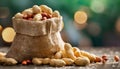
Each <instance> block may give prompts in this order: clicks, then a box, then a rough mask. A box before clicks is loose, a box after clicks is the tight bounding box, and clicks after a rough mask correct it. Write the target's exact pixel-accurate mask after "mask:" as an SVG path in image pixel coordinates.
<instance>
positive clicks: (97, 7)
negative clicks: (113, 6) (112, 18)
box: [91, 0, 105, 13]
mask: <svg viewBox="0 0 120 69" xmlns="http://www.w3.org/2000/svg"><path fill="white" fill-rule="evenodd" d="M91 10H92V11H94V12H95V13H102V12H104V10H105V5H104V3H103V2H102V1H100V0H93V2H92V3H91Z"/></svg>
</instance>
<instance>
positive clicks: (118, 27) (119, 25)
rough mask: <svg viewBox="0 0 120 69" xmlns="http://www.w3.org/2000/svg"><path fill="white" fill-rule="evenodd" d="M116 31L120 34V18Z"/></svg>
mask: <svg viewBox="0 0 120 69" xmlns="http://www.w3.org/2000/svg"><path fill="white" fill-rule="evenodd" d="M115 29H116V31H117V32H119V33H120V17H119V18H118V19H117V22H116V24H115Z"/></svg>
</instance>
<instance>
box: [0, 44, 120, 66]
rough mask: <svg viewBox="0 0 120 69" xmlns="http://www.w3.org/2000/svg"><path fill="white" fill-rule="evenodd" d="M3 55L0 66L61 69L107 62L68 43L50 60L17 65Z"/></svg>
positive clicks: (26, 61) (117, 57) (35, 60)
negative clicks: (45, 66) (52, 67)
mask: <svg viewBox="0 0 120 69" xmlns="http://www.w3.org/2000/svg"><path fill="white" fill-rule="evenodd" d="M5 55H6V54H5V53H2V52H0V64H1V65H16V64H22V65H28V64H34V65H50V66H54V67H62V66H70V65H77V66H86V65H89V64H90V63H98V62H101V63H103V64H104V63H105V62H106V61H107V60H108V57H107V56H106V55H103V56H101V57H99V56H96V55H94V54H90V53H88V52H86V51H82V50H80V49H79V48H77V47H72V46H71V45H70V44H69V43H65V45H64V50H61V51H58V52H57V53H56V54H55V55H54V56H52V57H51V58H47V57H46V58H38V57H35V58H33V59H32V60H29V59H28V60H24V61H22V62H21V63H18V62H17V61H16V60H15V59H13V58H6V57H5ZM114 60H115V62H118V61H119V56H117V55H115V56H114Z"/></svg>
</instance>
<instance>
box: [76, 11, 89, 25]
mask: <svg viewBox="0 0 120 69" xmlns="http://www.w3.org/2000/svg"><path fill="white" fill-rule="evenodd" d="M87 18H88V17H87V13H86V12H84V11H77V12H75V14H74V20H75V22H76V23H78V24H84V23H86V21H87Z"/></svg>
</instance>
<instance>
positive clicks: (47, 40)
mask: <svg viewBox="0 0 120 69" xmlns="http://www.w3.org/2000/svg"><path fill="white" fill-rule="evenodd" d="M13 27H14V29H15V31H16V36H15V38H14V41H13V43H12V46H11V48H10V50H9V51H8V53H7V55H6V57H10V58H14V59H16V60H17V61H20V62H21V61H23V60H26V59H32V58H34V57H52V56H54V54H55V53H56V52H57V51H59V50H61V49H63V48H64V42H63V40H62V38H61V35H60V31H61V30H62V18H51V19H47V20H43V21H30V20H24V19H15V18H13Z"/></svg>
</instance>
